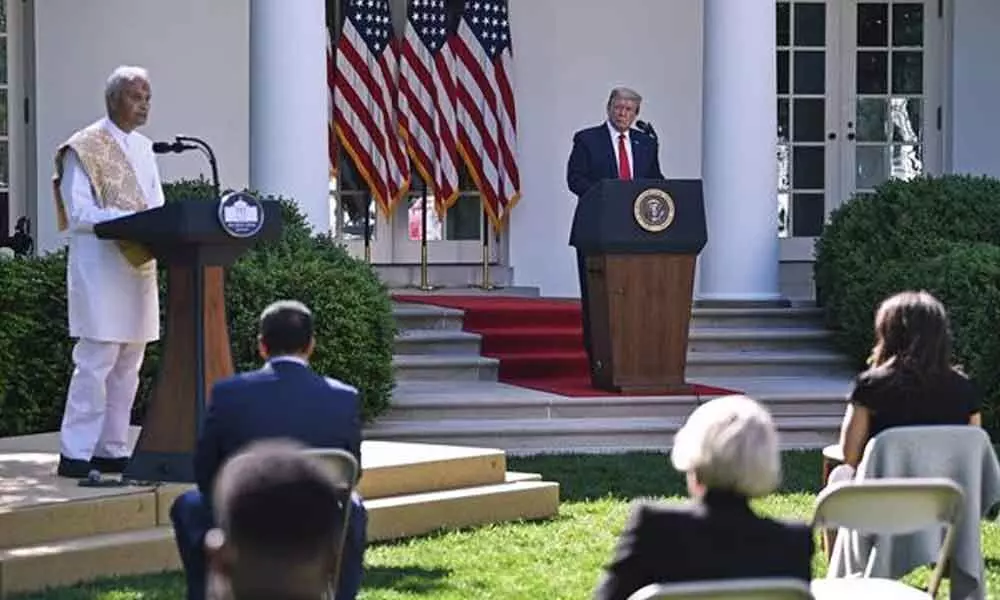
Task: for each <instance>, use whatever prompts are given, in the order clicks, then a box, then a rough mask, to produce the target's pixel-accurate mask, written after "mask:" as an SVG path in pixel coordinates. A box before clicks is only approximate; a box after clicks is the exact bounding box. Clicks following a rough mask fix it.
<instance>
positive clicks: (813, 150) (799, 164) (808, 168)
mask: <svg viewBox="0 0 1000 600" xmlns="http://www.w3.org/2000/svg"><path fill="white" fill-rule="evenodd" d="M792 187H793V188H795V189H812V190H822V189H823V188H824V187H826V148H824V147H823V146H795V147H794V148H793V149H792ZM793 210H794V207H793Z"/></svg>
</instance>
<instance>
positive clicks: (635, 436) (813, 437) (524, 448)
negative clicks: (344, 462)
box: [372, 417, 841, 455]
mask: <svg viewBox="0 0 1000 600" xmlns="http://www.w3.org/2000/svg"><path fill="white" fill-rule="evenodd" d="M776 422H777V424H778V429H779V432H780V435H781V444H782V447H784V448H818V447H822V446H823V445H825V444H829V443H832V442H833V441H835V439H836V436H837V432H838V431H839V428H840V422H841V419H840V417H778V418H776ZM683 423H684V419H683V418H658V417H644V418H643V417H637V418H599V419H593V418H579V419H553V420H549V421H538V420H534V419H507V420H476V419H449V420H440V421H436V422H428V421H420V422H409V421H389V420H383V421H379V422H378V423H376V424H375V426H373V428H372V434H373V435H377V436H378V437H379V438H380V439H397V440H406V441H430V440H435V441H437V442H438V443H448V444H453V445H457V446H477V445H488V446H493V447H498V448H503V449H504V450H505V451H506V452H507V453H508V454H516V455H523V454H535V453H553V452H555V453H593V452H622V451H631V450H643V449H661V450H662V449H666V448H669V447H670V444H672V442H673V436H674V434H675V433H676V432H677V430H678V429H679V428H680V427H681V425H683Z"/></svg>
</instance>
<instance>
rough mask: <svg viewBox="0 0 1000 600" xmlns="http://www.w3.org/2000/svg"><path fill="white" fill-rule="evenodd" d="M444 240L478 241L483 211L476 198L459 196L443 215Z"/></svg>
mask: <svg viewBox="0 0 1000 600" xmlns="http://www.w3.org/2000/svg"><path fill="white" fill-rule="evenodd" d="M444 223H445V238H446V239H449V240H473V241H474V240H479V239H481V238H480V233H479V232H480V230H481V229H482V227H481V226H482V223H483V211H482V208H481V206H480V204H479V197H478V196H459V197H458V200H456V201H455V204H453V205H452V207H451V208H449V209H448V212H447V213H446V214H445V221H444Z"/></svg>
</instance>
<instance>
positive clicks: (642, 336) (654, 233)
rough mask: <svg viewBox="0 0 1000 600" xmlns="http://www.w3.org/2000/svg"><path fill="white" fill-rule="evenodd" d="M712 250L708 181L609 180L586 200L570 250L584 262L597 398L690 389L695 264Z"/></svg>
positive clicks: (578, 209) (577, 216) (578, 213)
mask: <svg viewBox="0 0 1000 600" xmlns="http://www.w3.org/2000/svg"><path fill="white" fill-rule="evenodd" d="M706 241H707V231H706V226H705V207H704V201H703V199H702V190H701V181H700V180H694V179H683V180H682V179H673V180H659V179H645V180H644V179H635V180H619V179H608V180H604V181H602V182H600V183H598V184H596V185H595V186H594V187H593V188H591V189H590V191H588V192H587V193H586V194H584V196H583V197H582V198H580V201H579V204H577V207H576V214H575V215H574V218H573V229H572V233H571V235H570V245H571V246H574V247H576V249H577V250H578V251H580V252H581V253H582V254H583V255H584V257H585V258H584V261H585V265H586V266H585V272H586V277H585V280H586V281H585V283H584V285H586V286H587V290H586V291H587V296H588V302H587V304H588V305H589V307H588V308H589V311H588V316H589V319H590V337H591V339H590V348H591V361H590V374H591V382H592V385H593V386H594V387H595V388H597V389H601V390H606V391H613V392H620V393H626V394H627V393H675V392H683V391H686V390H689V389H690V386H689V385H688V384H687V383H686V382H685V379H684V371H685V368H686V366H687V348H688V330H689V326H690V322H691V305H692V297H693V291H694V273H695V262H696V260H697V257H698V254H699V253H700V252H701V250H702V249H703V248H704V247H705V243H706Z"/></svg>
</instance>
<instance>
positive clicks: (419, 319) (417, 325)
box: [392, 302, 465, 331]
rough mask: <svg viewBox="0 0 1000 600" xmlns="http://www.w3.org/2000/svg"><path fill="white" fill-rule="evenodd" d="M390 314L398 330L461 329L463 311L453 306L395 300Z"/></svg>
mask: <svg viewBox="0 0 1000 600" xmlns="http://www.w3.org/2000/svg"><path fill="white" fill-rule="evenodd" d="M392 315H393V317H394V318H395V320H396V327H397V328H398V329H399V330H400V331H407V330H412V329H417V330H424V329H434V330H441V329H446V330H453V331H458V330H461V329H462V319H463V318H464V315H465V313H464V312H463V311H461V310H458V309H455V308H445V307H443V306H431V305H429V304H408V303H403V302H395V303H393V307H392Z"/></svg>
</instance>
